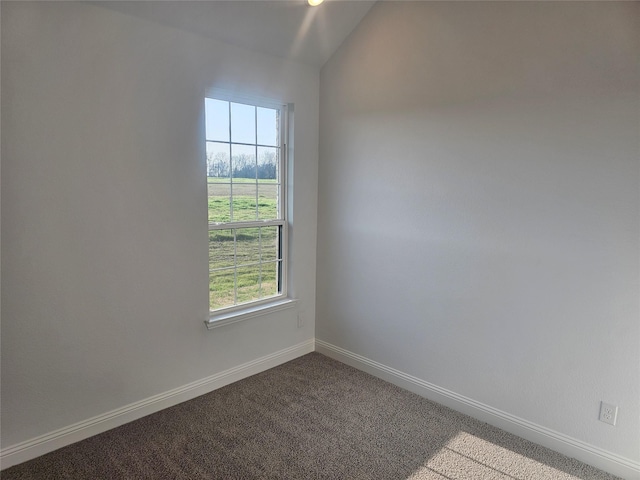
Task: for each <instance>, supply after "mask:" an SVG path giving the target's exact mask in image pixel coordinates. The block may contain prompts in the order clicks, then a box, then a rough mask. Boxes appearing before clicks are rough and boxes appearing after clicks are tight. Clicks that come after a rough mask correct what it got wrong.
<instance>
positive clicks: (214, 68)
mask: <svg viewBox="0 0 640 480" xmlns="http://www.w3.org/2000/svg"><path fill="white" fill-rule="evenodd" d="M185 8H188V7H187V6H185ZM213 87H217V88H225V89H228V90H231V91H236V92H239V93H242V94H245V95H254V96H260V97H266V98H271V99H274V100H281V101H285V102H293V103H294V104H295V148H296V152H295V167H294V172H295V173H294V174H295V179H294V182H295V189H294V197H295V198H294V205H295V207H294V211H293V218H294V224H293V236H294V244H293V252H292V272H291V273H292V277H293V286H292V290H293V296H295V297H296V298H298V299H299V309H300V310H301V311H304V312H305V319H306V320H307V321H306V324H305V326H304V327H303V328H298V327H297V322H296V311H297V309H291V310H287V311H283V312H278V313H275V314H272V315H269V316H266V317H262V318H254V319H251V320H247V321H245V322H241V323H236V324H233V325H229V326H226V327H221V328H218V329H215V330H212V331H208V330H207V329H206V328H205V325H204V323H203V321H204V320H205V318H206V317H207V315H208V288H207V287H208V281H207V278H208V266H207V227H206V218H207V213H206V201H205V197H206V183H205V177H204V171H205V166H204V162H205V160H204V159H205V153H204V109H203V106H204V100H203V98H204V94H205V91H206V89H208V88H213ZM318 92H319V72H318V70H317V68H312V67H307V66H302V65H297V64H293V63H288V62H286V61H284V60H281V59H277V58H271V57H268V56H265V55H258V54H254V53H251V52H249V51H246V50H243V49H239V48H235V47H231V46H228V45H224V44H220V43H217V42H215V41H212V40H208V39H204V38H198V37H196V36H192V35H189V34H187V33H183V32H180V31H178V30H172V29H170V28H167V27H163V26H160V25H156V24H153V23H150V22H146V21H143V20H140V19H137V18H133V17H128V16H126V15H124V14H121V13H117V12H113V11H111V10H107V9H104V8H102V7H99V6H95V5H90V4H87V3H76V2H70V3H61V2H49V3H47V2H45V3H35V2H17V3H11V2H2V128H3V129H2V174H3V175H2V270H3V272H2V273H3V278H2V313H3V318H2V399H1V404H2V445H3V448H6V447H10V446H11V445H14V444H17V443H19V442H23V441H28V440H29V439H33V438H34V437H37V436H39V435H42V434H46V433H48V432H52V431H54V430H56V429H59V428H63V427H66V426H68V425H71V424H74V423H75V422H81V421H83V420H85V419H88V418H91V417H93V416H96V415H100V414H103V413H104V412H108V411H110V410H113V409H117V408H120V407H122V406H124V405H127V404H130V403H132V402H137V401H140V400H142V399H145V398H148V397H150V396H152V395H156V394H161V393H163V392H167V391H169V390H171V389H174V388H177V387H181V386H183V385H186V384H188V383H190V382H194V381H198V380H200V379H203V378H205V377H208V376H211V375H214V374H216V373H218V372H222V371H226V370H227V369H230V368H232V367H236V366H238V365H241V364H243V363H245V362H249V361H253V360H255V359H258V358H262V357H264V356H267V355H270V354H272V353H274V352H278V351H281V350H283V349H287V348H289V347H292V346H295V345H298V344H301V343H303V342H305V341H308V340H312V339H313V336H314V324H313V319H314V316H315V300H314V296H315V258H316V250H315V241H316V230H315V229H316V192H317V182H316V181H317V148H318ZM311 345H312V344H311ZM4 466H6V465H4Z"/></svg>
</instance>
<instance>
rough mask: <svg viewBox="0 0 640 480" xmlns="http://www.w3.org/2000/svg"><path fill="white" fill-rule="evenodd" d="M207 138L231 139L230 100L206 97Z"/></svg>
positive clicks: (225, 140) (224, 140)
mask: <svg viewBox="0 0 640 480" xmlns="http://www.w3.org/2000/svg"><path fill="white" fill-rule="evenodd" d="M204 107H205V127H206V139H207V140H217V141H219V142H228V141H229V102H224V101H222V100H214V99H212V98H205V100H204Z"/></svg>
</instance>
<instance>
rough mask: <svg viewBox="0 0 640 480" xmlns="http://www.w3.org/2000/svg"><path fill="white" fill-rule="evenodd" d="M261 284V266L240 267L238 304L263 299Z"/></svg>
mask: <svg viewBox="0 0 640 480" xmlns="http://www.w3.org/2000/svg"><path fill="white" fill-rule="evenodd" d="M260 284H261V282H260V265H255V266H253V267H238V292H237V296H238V303H244V302H250V301H252V300H259V299H260V298H262V295H261V294H260Z"/></svg>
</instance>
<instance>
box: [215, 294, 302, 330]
mask: <svg viewBox="0 0 640 480" xmlns="http://www.w3.org/2000/svg"><path fill="white" fill-rule="evenodd" d="M295 305H296V300H295V299H292V298H284V299H278V300H275V301H273V302H270V303H264V304H262V305H256V306H252V307H247V308H243V309H242V310H236V311H233V312H229V313H223V314H219V315H213V316H211V317H210V318H209V319H208V320H205V322H204V324H205V325H206V326H207V329H209V330H213V329H214V328H218V327H224V326H225V325H229V324H231V323H236V322H241V321H243V320H248V319H249V318H253V317H259V316H262V315H267V314H269V313H273V312H278V311H280V310H286V309H288V308H292V307H294V306H295Z"/></svg>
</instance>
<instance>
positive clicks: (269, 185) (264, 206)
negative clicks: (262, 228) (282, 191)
mask: <svg viewBox="0 0 640 480" xmlns="http://www.w3.org/2000/svg"><path fill="white" fill-rule="evenodd" d="M279 217H280V216H279V214H278V184H277V183H275V181H274V180H259V183H258V218H259V219H260V220H274V219H276V218H279Z"/></svg>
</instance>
